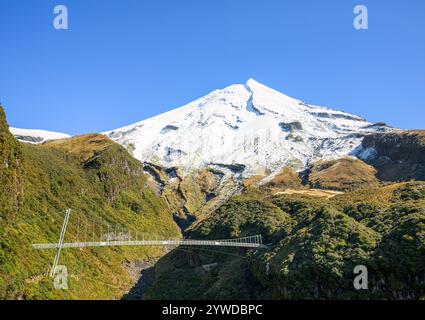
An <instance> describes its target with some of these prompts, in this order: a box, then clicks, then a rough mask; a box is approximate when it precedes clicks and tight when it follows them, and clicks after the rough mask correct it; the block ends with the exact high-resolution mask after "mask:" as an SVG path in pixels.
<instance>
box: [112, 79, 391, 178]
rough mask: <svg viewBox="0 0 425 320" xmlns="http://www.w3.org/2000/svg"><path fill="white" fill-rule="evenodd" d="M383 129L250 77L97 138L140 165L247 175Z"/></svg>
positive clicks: (349, 144)
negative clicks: (106, 140)
mask: <svg viewBox="0 0 425 320" xmlns="http://www.w3.org/2000/svg"><path fill="white" fill-rule="evenodd" d="M389 130H392V129H391V128H389V127H387V126H385V125H384V124H372V123H370V122H368V121H366V120H365V119H362V118H361V117H358V116H356V115H352V114H349V113H345V112H342V111H337V110H333V109H329V108H325V107H320V106H314V105H309V104H306V103H304V102H302V101H299V100H296V99H293V98H291V97H288V96H286V95H284V94H282V93H280V92H278V91H276V90H273V89H271V88H268V87H266V86H264V85H262V84H260V83H258V82H256V81H255V80H252V79H251V80H249V81H248V82H247V83H246V84H244V85H243V84H236V85H231V86H229V87H227V88H224V89H221V90H216V91H213V92H212V93H210V94H208V95H206V96H205V97H202V98H200V99H198V100H196V101H194V102H192V103H189V104H188V105H185V106H183V107H181V108H178V109H174V110H172V111H169V112H167V113H164V114H161V115H158V116H156V117H153V118H150V119H147V120H144V121H141V122H138V123H136V124H133V125H129V126H126V127H124V128H120V129H116V130H113V131H109V132H106V133H105V134H106V135H107V136H108V137H110V138H111V139H112V140H115V141H116V142H118V143H120V144H121V145H123V146H125V147H127V148H128V149H129V150H130V151H132V153H133V155H134V156H135V157H136V158H137V159H139V160H141V161H144V162H151V163H154V164H159V165H162V166H165V167H180V168H181V169H183V170H184V171H186V172H188V171H191V170H193V169H197V168H201V167H205V166H216V167H220V168H228V169H230V170H232V171H234V172H235V171H236V172H243V175H244V176H250V175H254V174H258V173H263V172H266V171H271V172H273V171H278V170H280V168H282V167H283V166H285V165H292V166H294V167H295V168H297V169H299V170H301V169H302V168H304V167H305V166H306V165H308V164H309V163H310V162H311V161H314V160H317V159H323V158H325V159H327V158H337V157H341V156H345V155H349V154H351V153H352V152H354V150H356V148H358V147H359V145H360V144H361V141H362V138H363V137H364V136H365V135H366V134H369V133H374V132H385V131H389ZM357 150H358V149H357Z"/></svg>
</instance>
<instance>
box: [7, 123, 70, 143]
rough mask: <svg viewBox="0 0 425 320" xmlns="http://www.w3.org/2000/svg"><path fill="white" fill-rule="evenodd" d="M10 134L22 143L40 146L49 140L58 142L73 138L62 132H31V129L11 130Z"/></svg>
mask: <svg viewBox="0 0 425 320" xmlns="http://www.w3.org/2000/svg"><path fill="white" fill-rule="evenodd" d="M9 129H10V132H11V133H12V134H13V135H14V136H15V138H16V139H18V140H19V141H22V142H27V143H33V144H40V143H43V142H45V141H48V140H57V139H63V138H69V137H71V136H70V135H68V134H65V133H60V132H52V131H45V130H31V129H18V128H12V127H11V128H9Z"/></svg>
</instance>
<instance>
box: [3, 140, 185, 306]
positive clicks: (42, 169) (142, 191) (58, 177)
mask: <svg viewBox="0 0 425 320" xmlns="http://www.w3.org/2000/svg"><path fill="white" fill-rule="evenodd" d="M12 142H13V140H12ZM13 143H15V142H13ZM100 145H101V148H98V147H99V146H100ZM4 146H5V144H3V146H2V147H4ZM18 148H19V150H20V153H21V154H22V164H21V170H22V171H23V172H24V175H23V180H22V182H21V187H22V189H23V190H24V198H23V201H22V203H21V205H20V206H19V208H18V209H16V210H13V212H12V214H10V215H8V216H6V215H5V213H4V212H1V216H0V234H1V238H0V298H10V299H13V298H24V299H46V298H54V299H58V298H67V299H68V298H71V299H110V298H120V297H121V296H122V294H123V293H124V292H125V291H126V290H128V289H129V287H130V285H131V281H132V279H131V278H130V276H129V274H128V272H127V270H126V267H125V265H126V264H127V263H129V262H130V261H136V260H144V259H149V258H151V257H156V256H160V255H162V250H160V249H155V248H126V249H125V248H99V249H72V250H71V249H68V250H64V251H63V254H62V257H61V263H62V264H65V265H66V266H67V268H68V272H69V275H70V277H69V290H66V291H58V290H54V288H53V285H52V279H50V278H48V277H47V276H46V272H47V271H48V268H49V267H50V265H51V263H52V261H53V257H54V252H52V251H36V250H33V249H32V248H31V243H35V242H36V243H38V242H56V241H57V238H58V235H59V230H60V227H61V224H62V221H63V217H64V211H65V209H66V208H72V209H73V213H72V215H71V219H70V223H69V226H68V232H67V236H66V239H65V240H66V241H71V240H77V235H78V232H77V223H78V221H80V223H82V221H84V219H85V218H86V219H89V220H91V221H97V222H98V223H110V224H112V225H117V226H120V227H125V228H129V229H130V230H132V231H133V232H135V231H138V232H147V233H150V234H158V235H160V236H163V237H167V238H176V237H179V236H180V235H179V231H178V228H177V227H176V225H175V223H174V222H173V220H172V213H171V211H170V209H169V208H168V206H167V205H166V204H165V203H164V201H163V200H162V199H160V198H159V197H158V196H156V195H155V194H154V193H153V192H152V191H151V190H150V189H148V188H146V186H145V182H146V178H145V175H144V173H143V171H142V169H141V168H142V166H141V164H140V163H139V162H137V161H136V160H134V159H133V158H132V157H130V156H129V155H128V153H127V152H126V151H125V150H124V149H123V148H121V147H120V146H118V145H116V144H114V143H112V142H111V141H109V140H107V139H105V138H103V137H102V136H94V135H89V136H82V137H78V138H76V139H72V140H65V141H62V142H61V143H60V144H59V145H58V144H57V143H51V144H46V145H42V146H33V145H28V144H22V145H20V146H18ZM2 179H5V178H4V177H2ZM2 187H3V185H2ZM6 191H7V190H6ZM2 192H3V193H4V192H5V189H3V190H2ZM2 203H3V200H2ZM96 232H97V233H100V231H96V230H95V233H96ZM88 236H89V238H90V237H91V236H92V232H91V231H90V230H89V235H88ZM79 237H80V240H81V237H82V235H81V233H80V234H79Z"/></svg>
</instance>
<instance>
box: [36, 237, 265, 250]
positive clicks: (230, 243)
mask: <svg viewBox="0 0 425 320" xmlns="http://www.w3.org/2000/svg"><path fill="white" fill-rule="evenodd" d="M245 241H246V242H245ZM245 241H241V240H239V239H237V240H236V239H235V240H189V239H182V240H141V241H101V242H71V243H63V244H62V246H61V247H62V248H64V249H65V248H86V247H111V246H115V247H116V246H219V247H241V248H263V247H265V246H264V245H263V244H261V243H259V242H248V241H247V240H245ZM33 247H34V248H35V249H57V248H59V244H58V243H37V244H33Z"/></svg>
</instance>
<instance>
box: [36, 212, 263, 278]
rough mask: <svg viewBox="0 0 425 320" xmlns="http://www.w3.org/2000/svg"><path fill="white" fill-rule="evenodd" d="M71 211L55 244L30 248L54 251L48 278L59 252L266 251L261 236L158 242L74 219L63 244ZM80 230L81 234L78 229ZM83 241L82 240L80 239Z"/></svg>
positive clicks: (52, 273)
mask: <svg viewBox="0 0 425 320" xmlns="http://www.w3.org/2000/svg"><path fill="white" fill-rule="evenodd" d="M70 215H71V209H68V210H67V211H66V214H65V219H64V221H63V224H62V228H61V231H60V235H59V240H58V242H56V243H35V244H33V245H32V246H33V248H34V249H37V250H48V249H56V250H57V251H56V255H55V259H54V262H53V267H52V269H51V272H50V275H51V276H53V275H54V274H55V272H56V267H57V265H58V262H59V257H60V254H61V250H62V249H70V248H90V247H117V246H214V247H238V248H248V249H249V248H251V249H253V248H266V246H265V245H263V239H262V236H261V235H253V236H249V237H243V238H235V239H222V240H194V239H160V238H159V237H158V236H154V237H152V236H149V235H146V234H144V233H141V234H139V233H138V232H131V231H129V230H124V228H123V227H121V228H112V227H111V226H109V225H107V226H104V225H103V224H96V223H90V222H88V221H87V220H86V221H84V222H83V223H80V220H79V219H78V220H77V222H76V224H74V225H76V227H75V229H76V230H74V233H76V236H74V241H71V242H65V241H64V240H65V234H66V230H67V227H68V224H69V220H70ZM81 228H82V229H83V232H81V230H80V229H81ZM81 237H82V238H83V241H81V240H80V238H81Z"/></svg>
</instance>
